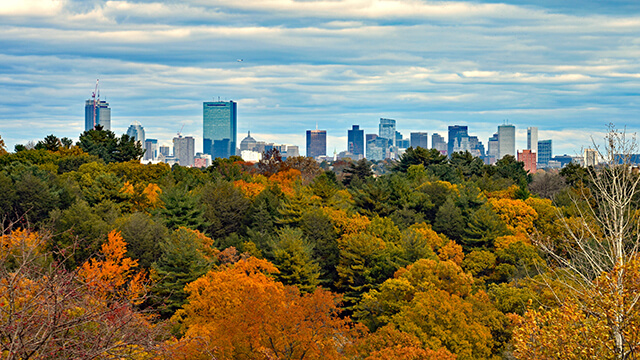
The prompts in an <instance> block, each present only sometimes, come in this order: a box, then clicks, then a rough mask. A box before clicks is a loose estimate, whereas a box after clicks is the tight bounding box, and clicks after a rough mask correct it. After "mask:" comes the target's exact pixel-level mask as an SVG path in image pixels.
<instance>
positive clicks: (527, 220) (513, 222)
mask: <svg viewBox="0 0 640 360" xmlns="http://www.w3.org/2000/svg"><path fill="white" fill-rule="evenodd" d="M489 204H490V205H491V206H492V207H493V210H494V211H495V212H496V214H498V216H499V217H500V218H501V219H502V220H503V221H504V222H505V224H506V225H507V229H509V230H510V231H511V232H512V233H514V234H517V233H525V234H531V233H532V232H533V229H534V222H535V221H536V220H537V219H538V213H536V211H535V210H534V209H533V208H532V207H531V206H529V205H527V203H525V202H524V201H522V200H512V199H507V198H504V199H498V198H491V199H489Z"/></svg>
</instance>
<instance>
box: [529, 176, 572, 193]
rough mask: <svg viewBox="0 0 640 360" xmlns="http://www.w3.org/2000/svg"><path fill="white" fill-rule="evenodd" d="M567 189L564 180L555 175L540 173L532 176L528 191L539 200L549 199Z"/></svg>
mask: <svg viewBox="0 0 640 360" xmlns="http://www.w3.org/2000/svg"><path fill="white" fill-rule="evenodd" d="M566 187H567V185H566V183H565V181H564V178H563V177H562V176H561V175H560V174H557V173H549V172H541V173H536V174H533V180H532V181H531V183H530V184H529V191H531V192H532V193H534V194H536V195H538V196H540V197H541V198H545V199H551V200H553V198H554V197H555V196H556V195H557V194H558V193H559V192H560V191H562V190H563V189H565V188H566Z"/></svg>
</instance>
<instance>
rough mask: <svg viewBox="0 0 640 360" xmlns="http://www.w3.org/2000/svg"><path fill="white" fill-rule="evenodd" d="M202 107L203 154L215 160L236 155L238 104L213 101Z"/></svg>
mask: <svg viewBox="0 0 640 360" xmlns="http://www.w3.org/2000/svg"><path fill="white" fill-rule="evenodd" d="M202 107H203V109H202V137H203V149H202V152H203V153H205V154H209V155H212V157H214V158H229V157H230V156H232V155H235V154H236V139H237V130H238V113H237V111H238V104H237V103H235V102H233V101H212V102H204V103H203V104H202Z"/></svg>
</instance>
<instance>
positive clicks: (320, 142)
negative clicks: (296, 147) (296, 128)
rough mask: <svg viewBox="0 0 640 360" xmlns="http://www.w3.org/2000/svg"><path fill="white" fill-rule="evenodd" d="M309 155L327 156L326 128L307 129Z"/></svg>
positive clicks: (314, 156)
mask: <svg viewBox="0 0 640 360" xmlns="http://www.w3.org/2000/svg"><path fill="white" fill-rule="evenodd" d="M307 156H308V157H312V158H314V159H315V158H317V157H320V156H327V131H326V130H307Z"/></svg>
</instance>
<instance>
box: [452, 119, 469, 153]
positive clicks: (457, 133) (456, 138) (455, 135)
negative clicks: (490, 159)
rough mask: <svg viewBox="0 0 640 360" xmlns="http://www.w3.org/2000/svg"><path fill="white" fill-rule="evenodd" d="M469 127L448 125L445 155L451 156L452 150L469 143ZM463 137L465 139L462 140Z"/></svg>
mask: <svg viewBox="0 0 640 360" xmlns="http://www.w3.org/2000/svg"><path fill="white" fill-rule="evenodd" d="M468 138H469V129H468V128H467V126H464V125H454V126H449V143H448V144H447V155H449V156H451V154H453V153H454V152H457V151H460V150H461V149H463V148H464V143H465V142H466V144H467V146H468V143H469V139H468ZM463 139H466V141H465V140H463Z"/></svg>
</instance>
